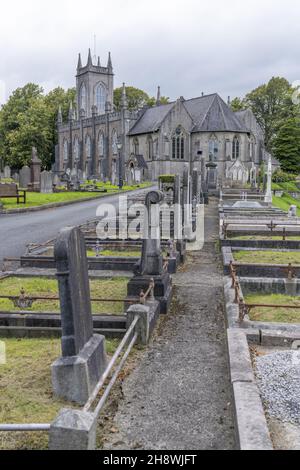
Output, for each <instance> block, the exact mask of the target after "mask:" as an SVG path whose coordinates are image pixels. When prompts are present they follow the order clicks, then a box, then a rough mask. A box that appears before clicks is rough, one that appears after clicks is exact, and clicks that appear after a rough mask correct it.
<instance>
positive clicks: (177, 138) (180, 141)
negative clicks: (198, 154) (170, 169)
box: [172, 128, 185, 160]
mask: <svg viewBox="0 0 300 470" xmlns="http://www.w3.org/2000/svg"><path fill="white" fill-rule="evenodd" d="M184 150H185V138H184V134H183V132H182V130H181V129H180V128H178V129H176V131H175V134H174V135H173V137H172V158H173V159H174V160H184Z"/></svg>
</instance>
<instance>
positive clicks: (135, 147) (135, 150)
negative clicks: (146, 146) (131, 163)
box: [133, 139, 140, 155]
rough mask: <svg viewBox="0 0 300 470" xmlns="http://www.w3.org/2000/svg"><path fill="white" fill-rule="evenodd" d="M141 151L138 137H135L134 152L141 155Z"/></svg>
mask: <svg viewBox="0 0 300 470" xmlns="http://www.w3.org/2000/svg"><path fill="white" fill-rule="evenodd" d="M139 151H140V149H139V141H138V139H134V141H133V153H134V155H139Z"/></svg>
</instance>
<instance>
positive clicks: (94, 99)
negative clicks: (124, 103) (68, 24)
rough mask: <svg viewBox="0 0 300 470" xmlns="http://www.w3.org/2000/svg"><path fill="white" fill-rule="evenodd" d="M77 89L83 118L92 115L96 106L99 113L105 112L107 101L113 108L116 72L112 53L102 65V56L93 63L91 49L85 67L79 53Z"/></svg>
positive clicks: (78, 105)
mask: <svg viewBox="0 0 300 470" xmlns="http://www.w3.org/2000/svg"><path fill="white" fill-rule="evenodd" d="M76 90H77V110H78V114H79V116H80V117H81V118H83V117H85V118H89V117H92V114H93V111H92V108H93V107H94V106H96V107H97V114H105V106H106V104H107V103H110V107H111V108H112V106H113V91H114V74H113V67H112V61H111V55H110V53H109V54H108V61H107V66H106V67H102V66H101V63H100V57H98V62H97V65H95V64H93V59H92V55H91V50H90V49H89V54H88V61H87V64H86V66H85V67H82V62H81V55H80V54H79V57H78V65H77V75H76ZM94 109H95V108H94Z"/></svg>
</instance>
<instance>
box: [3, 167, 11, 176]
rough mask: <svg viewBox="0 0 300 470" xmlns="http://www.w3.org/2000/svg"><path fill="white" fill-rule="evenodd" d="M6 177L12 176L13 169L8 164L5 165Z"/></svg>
mask: <svg viewBox="0 0 300 470" xmlns="http://www.w3.org/2000/svg"><path fill="white" fill-rule="evenodd" d="M4 178H11V170H10V167H9V166H8V165H6V166H5V167H4Z"/></svg>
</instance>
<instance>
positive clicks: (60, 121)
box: [57, 106, 63, 124]
mask: <svg viewBox="0 0 300 470" xmlns="http://www.w3.org/2000/svg"><path fill="white" fill-rule="evenodd" d="M62 122H63V117H62V110H61V106H59V108H58V113H57V124H62Z"/></svg>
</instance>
